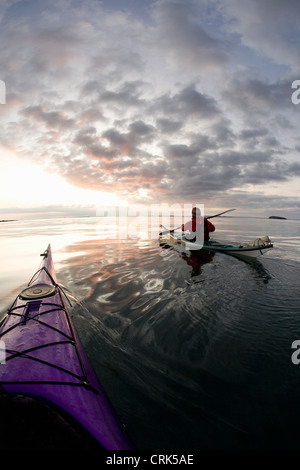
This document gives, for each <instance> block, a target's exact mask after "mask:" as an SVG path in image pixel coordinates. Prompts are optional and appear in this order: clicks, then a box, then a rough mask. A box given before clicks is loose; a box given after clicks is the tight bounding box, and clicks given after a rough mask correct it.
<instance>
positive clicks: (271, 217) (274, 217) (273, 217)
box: [269, 215, 287, 220]
mask: <svg viewBox="0 0 300 470" xmlns="http://www.w3.org/2000/svg"><path fill="white" fill-rule="evenodd" d="M269 219H283V220H287V218H286V217H278V216H277V215H271V216H270V217H269Z"/></svg>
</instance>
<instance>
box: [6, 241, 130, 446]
mask: <svg viewBox="0 0 300 470" xmlns="http://www.w3.org/2000/svg"><path fill="white" fill-rule="evenodd" d="M65 299H66V297H65V294H64V293H63V291H62V289H61V288H60V286H59V285H58V284H57V281H56V277H55V272H54V268H53V263H52V257H51V248H50V245H49V246H48V249H47V250H46V252H45V254H44V261H43V263H42V266H41V268H40V269H39V270H38V271H37V273H36V274H35V276H34V277H33V278H32V280H31V281H30V282H29V284H28V286H27V288H26V289H24V290H23V291H22V292H21V293H20V294H19V296H18V297H17V298H16V300H15V302H14V303H13V305H12V307H11V308H10V309H9V311H8V313H7V315H6V317H5V318H4V319H3V320H2V323H1V325H0V340H1V341H2V342H3V343H4V344H5V355H6V361H5V364H0V405H1V402H2V403H4V402H5V400H6V401H7V400H8V397H9V398H12V397H13V398H14V399H15V398H16V397H23V402H24V397H27V402H28V398H30V399H32V400H34V403H35V400H38V401H39V402H40V403H41V404H44V405H47V406H50V407H51V409H52V410H55V409H56V410H57V411H59V413H60V415H61V416H66V417H68V420H69V422H72V423H76V426H78V428H80V429H81V430H82V432H83V434H87V435H89V436H90V438H91V441H92V440H94V441H95V442H97V443H98V444H99V446H101V447H102V448H104V449H112V450H120V449H122V450H126V449H130V448H131V445H130V444H129V441H128V439H127V436H126V435H125V433H124V430H123V427H122V425H121V424H120V422H119V420H118V418H117V416H116V414H115V412H114V410H113V408H112V406H111V404H110V402H109V400H108V398H107V396H106V394H105V392H104V390H103V388H102V387H101V385H100V383H99V381H98V379H97V377H96V375H95V374H94V371H93V369H92V368H91V365H90V363H89V361H88V360H87V357H86V355H85V352H84V350H83V348H82V345H81V343H80V341H79V338H78V336H77V333H76V331H75V329H74V327H73V324H72V321H71V318H70V314H69V312H68V308H67V304H66V301H65ZM10 401H12V400H10ZM25 401H26V400H25ZM21 402H22V400H19V403H21ZM31 405H32V402H31ZM34 406H35V407H36V404H34ZM25 407H26V406H25ZM19 408H20V407H19Z"/></svg>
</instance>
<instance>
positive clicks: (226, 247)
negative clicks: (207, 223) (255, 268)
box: [169, 232, 273, 258]
mask: <svg viewBox="0 0 300 470" xmlns="http://www.w3.org/2000/svg"><path fill="white" fill-rule="evenodd" d="M169 236H170V239H171V240H173V241H175V242H178V243H181V244H183V245H184V246H185V248H186V249H187V250H191V251H197V250H204V251H213V252H220V253H226V254H228V255H232V256H236V257H238V258H257V257H258V256H261V255H263V254H264V253H266V251H268V250H270V249H271V248H273V244H272V242H271V240H270V239H269V237H268V236H265V237H262V238H258V239H256V240H254V241H253V242H249V243H246V244H237V245H234V244H224V243H220V242H217V241H213V240H211V241H209V242H197V241H195V242H191V241H190V240H189V239H188V238H186V237H185V235H184V234H182V233H180V234H176V233H174V232H170V235H169ZM197 245H198V248H197Z"/></svg>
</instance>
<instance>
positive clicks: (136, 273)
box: [0, 216, 300, 450]
mask: <svg viewBox="0 0 300 470" xmlns="http://www.w3.org/2000/svg"><path fill="white" fill-rule="evenodd" d="M212 221H213V222H214V224H215V226H216V232H215V233H214V234H213V238H214V239H216V240H226V241H239V242H240V241H248V240H251V239H255V238H257V237H259V236H263V235H269V236H270V238H271V240H272V241H273V243H274V248H273V250H270V252H268V253H267V254H266V255H264V256H263V257H261V264H257V265H254V266H253V265H249V264H247V263H245V262H244V261H241V260H238V259H235V258H233V257H230V256H228V255H225V254H221V253H216V254H211V253H204V252H203V253H202V252H200V253H198V254H195V253H191V252H189V251H185V249H184V248H183V247H182V246H180V245H176V244H172V243H171V242H168V241H167V242H166V243H162V242H160V241H159V239H158V237H156V238H154V237H153V236H151V237H149V236H148V237H147V234H146V235H145V231H144V232H143V231H142V230H141V231H140V236H138V235H137V234H135V236H134V237H131V238H125V237H124V238H122V237H121V239H120V238H119V237H118V233H119V232H117V230H116V226H115V225H114V224H113V223H112V224H109V223H107V220H105V221H104V220H103V218H97V217H95V218H92V217H91V218H77V219H75V218H70V219H69V218H66V219H55V220H54V219H48V220H30V221H29V220H28V221H15V222H6V223H1V224H0V239H1V243H0V262H1V271H0V278H1V283H0V310H1V312H2V313H4V312H5V310H6V309H7V308H8V307H9V306H10V304H11V303H12V302H13V300H14V298H15V296H16V295H17V294H18V293H19V291H20V290H21V289H22V288H23V287H25V285H26V284H27V282H28V281H29V280H30V278H31V276H32V275H33V274H34V272H35V271H36V269H37V267H38V266H39V263H40V259H39V254H40V253H42V252H43V251H44V250H45V249H46V247H47V245H48V243H51V246H52V254H53V259H54V263H55V267H56V272H57V278H58V281H59V282H60V283H61V284H63V285H64V286H66V287H67V288H68V289H70V291H71V292H72V294H73V295H74V296H75V297H76V298H77V299H78V302H74V306H73V309H72V318H73V321H74V324H75V327H76V329H77V331H78V333H79V336H80V338H81V340H82V343H83V345H84V347H85V350H86V352H87V354H88V356H89V357H90V360H91V362H92V364H93V366H94V368H95V371H96V373H97V375H98V376H99V379H100V381H101V383H102V385H103V386H104V388H105V390H106V392H107V394H108V396H109V398H110V400H111V402H112V403H113V405H114V407H115V409H116V411H117V413H118V415H119V417H120V419H121V421H122V422H123V423H124V425H125V427H126V430H127V433H128V434H129V436H130V438H131V439H132V441H133V442H134V444H135V446H136V447H137V448H138V449H175V450H176V449H190V450H191V449H194V450H201V449H278V448H282V449H299V448H300V406H299V390H300V364H299V365H298V364H297V363H294V362H295V361H294V362H293V361H292V354H293V352H295V350H294V349H292V343H293V342H294V341H295V340H300V289H299V283H300V221H297V220H269V219H259V218H239V217H232V216H223V217H218V218H215V219H213V220H212ZM146 232H147V231H146ZM79 302H80V303H79ZM299 358H300V354H299Z"/></svg>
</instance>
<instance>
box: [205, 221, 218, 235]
mask: <svg viewBox="0 0 300 470" xmlns="http://www.w3.org/2000/svg"><path fill="white" fill-rule="evenodd" d="M206 223H207V230H208V231H209V232H214V231H215V230H216V228H215V226H214V225H213V224H212V223H211V222H210V221H209V220H207V219H206Z"/></svg>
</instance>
